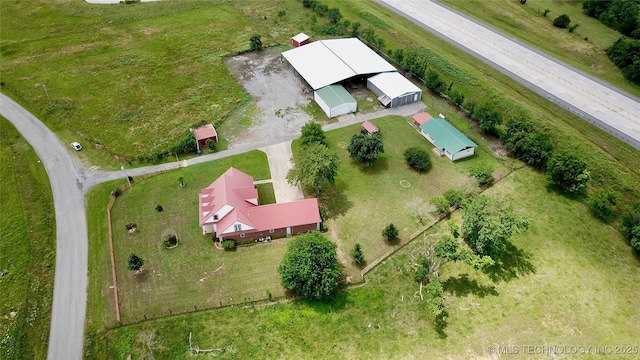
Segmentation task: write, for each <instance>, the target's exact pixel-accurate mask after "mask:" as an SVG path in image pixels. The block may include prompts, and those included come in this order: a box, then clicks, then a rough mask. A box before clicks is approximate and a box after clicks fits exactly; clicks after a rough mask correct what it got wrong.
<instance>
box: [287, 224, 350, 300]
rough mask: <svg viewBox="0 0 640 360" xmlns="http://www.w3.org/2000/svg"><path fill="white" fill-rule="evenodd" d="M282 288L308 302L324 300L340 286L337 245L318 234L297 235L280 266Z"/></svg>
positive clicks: (288, 247)
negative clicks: (309, 300) (310, 300)
mask: <svg viewBox="0 0 640 360" xmlns="http://www.w3.org/2000/svg"><path fill="white" fill-rule="evenodd" d="M278 272H279V273H280V282H281V284H282V286H284V287H285V288H287V289H289V290H291V291H293V292H294V293H296V294H298V295H301V296H303V297H305V298H307V299H314V300H317V299H322V298H325V297H327V296H329V295H331V294H332V293H333V292H334V291H335V289H336V288H337V287H338V278H339V277H340V270H338V257H337V254H336V244H334V243H333V242H331V241H329V240H327V239H326V238H325V237H324V236H322V234H320V233H318V232H315V231H314V232H310V233H306V234H302V235H298V236H296V237H295V238H294V239H293V240H292V241H291V242H290V243H289V245H288V246H287V252H286V253H285V255H284V259H283V260H282V264H280V266H279V267H278Z"/></svg>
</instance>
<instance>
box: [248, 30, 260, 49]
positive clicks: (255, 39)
mask: <svg viewBox="0 0 640 360" xmlns="http://www.w3.org/2000/svg"><path fill="white" fill-rule="evenodd" d="M249 42H250V46H249V49H250V50H251V51H260V50H262V40H261V39H260V35H258V34H253V35H251V38H250V39H249Z"/></svg>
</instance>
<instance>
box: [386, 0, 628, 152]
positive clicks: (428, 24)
mask: <svg viewBox="0 0 640 360" xmlns="http://www.w3.org/2000/svg"><path fill="white" fill-rule="evenodd" d="M379 2H380V3H382V4H383V5H385V6H386V7H388V8H390V9H391V10H393V11H395V12H397V13H398V14H400V15H402V16H404V17H406V18H407V19H409V20H411V21H412V22H414V23H416V24H418V25H420V26H421V27H423V28H424V29H426V30H428V31H429V32H432V33H434V34H436V35H437V36H439V37H441V38H443V39H445V40H447V41H449V42H450V43H452V44H454V45H456V46H457V47H459V48H461V49H463V50H465V51H467V52H469V53H471V54H473V55H475V56H476V57H478V58H480V59H481V60H483V61H484V62H486V63H488V64H489V65H491V66H493V67H495V68H497V69H498V70H500V71H502V72H503V73H505V74H507V75H509V76H511V77H512V78H514V79H515V80H518V81H519V82H520V83H522V84H524V85H525V86H527V87H529V88H530V89H532V90H533V91H535V92H537V93H538V94H540V95H542V96H544V97H546V98H547V99H549V100H550V101H553V102H555V103H557V104H559V105H561V106H563V107H564V108H566V109H567V110H569V111H571V112H572V113H574V114H576V115H578V116H579V117H581V118H583V119H584V120H586V121H589V122H591V123H592V124H594V125H596V126H598V127H600V128H602V129H603V130H605V131H607V132H609V133H610V134H612V135H614V136H616V137H618V138H619V139H620V140H622V141H624V142H626V143H628V144H629V145H631V146H633V147H635V148H636V149H640V102H639V100H638V99H636V98H633V97H632V96H631V95H628V94H624V93H622V92H621V91H619V90H616V89H614V88H613V87H611V86H608V85H605V84H604V83H602V82H600V81H598V80H595V79H593V78H591V77H590V76H588V75H585V74H582V73H581V72H579V71H578V70H576V69H573V68H571V67H570V66H568V65H566V64H563V63H561V62H560V61H558V60H556V59H554V58H552V57H550V56H548V55H544V54H541V53H539V52H537V51H535V50H533V49H531V48H529V47H528V46H526V45H524V44H522V43H520V42H519V41H516V40H514V39H511V38H509V37H507V36H505V35H504V34H501V33H499V32H497V31H495V30H492V29H489V28H487V27H486V26H485V25H482V24H479V23H477V22H476V21H473V20H472V19H469V18H467V17H465V16H463V15H461V14H459V13H457V12H454V11H452V10H450V9H448V8H446V7H444V6H442V5H439V4H437V3H435V2H433V1H430V0H379Z"/></svg>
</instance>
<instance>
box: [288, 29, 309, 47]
mask: <svg viewBox="0 0 640 360" xmlns="http://www.w3.org/2000/svg"><path fill="white" fill-rule="evenodd" d="M308 43H309V35H307V34H305V33H300V34H298V35H296V36H294V37H292V38H291V46H293V47H294V48H297V47H300V46H302V45H307V44H308Z"/></svg>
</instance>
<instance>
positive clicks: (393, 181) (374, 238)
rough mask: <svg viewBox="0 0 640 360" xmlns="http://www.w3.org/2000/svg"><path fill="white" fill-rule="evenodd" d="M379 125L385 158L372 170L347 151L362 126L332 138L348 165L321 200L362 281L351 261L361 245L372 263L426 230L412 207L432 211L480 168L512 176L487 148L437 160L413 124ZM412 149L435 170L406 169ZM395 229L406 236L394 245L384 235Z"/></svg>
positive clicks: (344, 257)
mask: <svg viewBox="0 0 640 360" xmlns="http://www.w3.org/2000/svg"><path fill="white" fill-rule="evenodd" d="M373 123H374V124H375V125H376V126H377V127H378V128H379V129H380V134H381V135H382V140H383V143H384V150H385V152H384V154H382V155H381V156H380V157H379V158H378V160H377V161H376V163H375V164H374V165H373V166H371V167H366V166H364V165H362V164H360V163H358V162H356V161H354V160H352V159H351V158H349V152H348V151H347V149H346V148H347V146H348V144H349V142H350V140H351V137H352V136H353V135H354V134H356V133H358V132H359V131H360V129H362V127H361V125H360V124H356V125H352V126H349V127H345V128H342V129H338V130H334V131H330V132H328V133H327V142H328V143H329V146H330V147H331V148H332V149H334V150H335V151H336V152H337V154H338V156H339V157H340V160H341V161H342V165H341V167H340V169H339V170H338V177H337V179H336V184H335V186H331V185H328V184H327V185H326V186H325V187H324V190H323V191H322V192H321V194H320V202H321V206H322V207H323V208H325V209H326V213H327V216H328V221H326V225H327V227H328V232H327V236H328V237H329V238H331V239H332V240H333V241H335V242H336V243H337V244H338V246H339V247H338V252H339V257H340V261H341V263H342V265H343V266H344V268H343V269H342V270H343V272H344V273H345V275H346V276H352V277H356V278H357V277H359V276H360V267H356V266H354V264H353V263H352V261H351V258H350V256H349V251H350V250H351V249H352V248H353V246H354V245H355V244H356V243H360V245H361V246H362V250H363V252H364V255H365V261H366V262H367V263H370V262H372V261H374V260H376V259H378V258H380V257H381V256H382V255H384V254H385V253H386V252H388V251H389V250H391V249H393V248H394V247H396V246H398V244H399V243H400V242H402V241H404V240H407V239H408V238H409V236H410V235H411V234H413V233H415V232H416V231H417V230H419V229H421V228H422V227H423V226H424V224H421V223H420V222H419V221H418V218H417V217H416V216H415V215H414V214H413V211H412V210H411V208H410V206H409V205H408V203H409V202H412V201H415V199H418V200H419V201H420V202H421V203H422V204H424V206H425V207H427V206H428V202H429V200H430V199H431V198H433V197H436V196H442V194H443V193H444V191H446V190H447V189H450V188H462V187H463V186H465V185H466V184H469V182H470V179H469V176H468V169H469V167H470V166H472V165H474V164H477V163H478V162H482V161H485V162H488V163H490V164H491V165H492V166H493V168H494V170H495V172H496V174H497V173H500V174H506V173H507V172H508V170H507V169H506V168H505V167H503V166H502V165H501V164H500V162H498V161H497V160H495V159H494V158H493V157H491V156H490V154H488V153H487V152H486V151H484V150H483V149H482V148H478V149H476V153H477V155H475V156H473V157H470V158H467V159H464V160H461V161H456V162H451V161H450V160H449V159H448V158H446V157H444V156H443V157H438V156H436V155H435V153H433V152H432V150H431V149H432V147H433V146H432V145H431V143H429V142H428V141H427V140H426V139H425V138H424V137H423V136H422V135H421V134H420V133H419V132H418V131H417V128H416V127H414V126H413V125H412V124H411V119H410V118H405V117H400V116H389V117H384V118H380V119H376V120H374V121H373ZM409 147H419V148H421V149H424V150H425V151H426V152H427V153H428V154H429V156H430V159H431V163H432V168H431V169H430V170H429V171H428V172H425V173H419V172H417V171H415V170H413V169H411V168H410V167H409V166H408V165H407V164H406V162H405V160H404V156H403V153H404V151H405V150H406V149H407V148H409ZM430 217H431V218H435V216H433V215H432V216H430ZM427 218H429V216H427ZM390 223H393V224H394V225H395V226H396V227H397V228H398V230H399V231H400V234H399V238H400V239H399V240H398V241H393V242H391V243H390V242H387V241H385V240H384V238H383V237H382V235H381V233H382V229H383V228H384V227H385V226H387V225H388V224H390ZM356 278H354V280H356Z"/></svg>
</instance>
